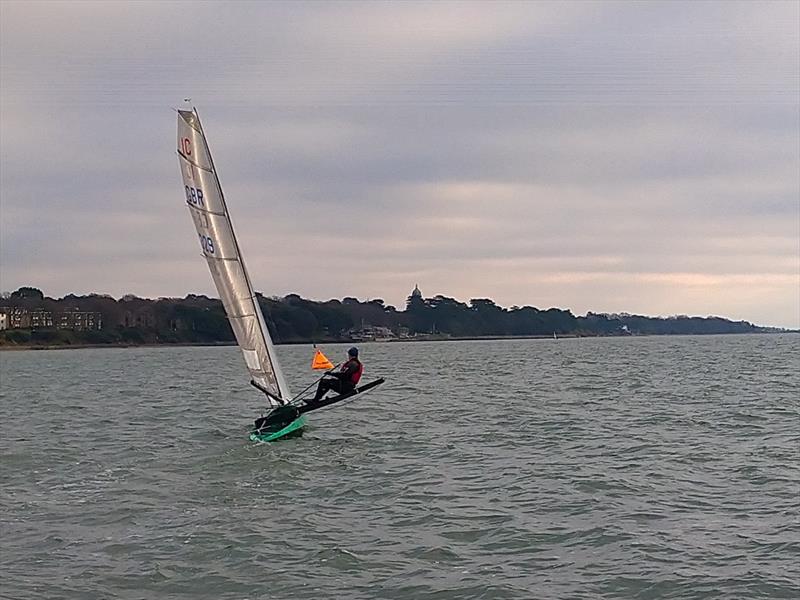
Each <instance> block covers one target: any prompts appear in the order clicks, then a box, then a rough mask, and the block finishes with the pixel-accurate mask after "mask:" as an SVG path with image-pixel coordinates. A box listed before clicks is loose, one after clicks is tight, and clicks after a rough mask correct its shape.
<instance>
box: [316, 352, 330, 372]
mask: <svg viewBox="0 0 800 600" xmlns="http://www.w3.org/2000/svg"><path fill="white" fill-rule="evenodd" d="M311 368H312V369H314V370H315V371H321V370H325V371H328V370H329V369H332V368H333V363H332V362H331V361H329V360H328V357H327V356H325V355H324V354H323V353H322V351H321V350H317V351H316V352H314V359H313V360H312V361H311Z"/></svg>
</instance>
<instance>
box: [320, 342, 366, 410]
mask: <svg viewBox="0 0 800 600" xmlns="http://www.w3.org/2000/svg"><path fill="white" fill-rule="evenodd" d="M363 372H364V365H363V363H362V362H361V361H360V360H358V348H356V347H355V346H353V347H352V348H350V349H349V350H348V351H347V361H346V362H345V363H344V364H343V365H342V368H341V369H339V370H338V371H333V370H331V371H328V372H327V373H325V375H323V379H322V380H321V381H320V382H319V385H318V386H317V393H316V394H315V395H314V398H313V399H312V400H311V402H312V403H313V402H318V401H319V400H322V398H323V396H325V394H327V393H328V391H330V390H333V391H334V392H336V393H337V394H347V393H349V392H352V391H353V390H354V389H355V388H356V385H358V381H359V379H361V374H362V373H363ZM326 375H327V376H328V377H330V379H328V378H326V377H325V376H326Z"/></svg>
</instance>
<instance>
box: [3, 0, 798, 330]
mask: <svg viewBox="0 0 800 600" xmlns="http://www.w3.org/2000/svg"><path fill="white" fill-rule="evenodd" d="M798 11H800V9H799V8H798V5H796V4H792V3H759V4H758V5H755V4H750V3H725V4H722V3H671V2H669V3H667V2H665V3H627V2H626V3H571V4H555V3H509V4H498V3H494V4H492V6H491V7H489V6H484V5H480V4H476V3H430V4H427V3H413V4H409V3H398V4H372V3H342V4H338V3H308V4H306V3H302V4H299V3H285V4H279V3H269V4H262V3H233V4H231V3H227V4H224V5H223V4H218V3H155V2H153V3H106V4H98V3H70V4H69V5H66V4H63V5H62V4H60V3H41V4H31V3H12V2H4V3H3V4H2V13H3V18H2V19H1V20H0V21H2V32H0V33H2V41H1V42H0V44H2V47H0V50H2V52H0V66H2V86H0V100H2V105H0V120H1V121H2V129H3V133H2V140H1V141H2V144H1V145H2V148H0V154H1V156H2V181H1V182H0V184H1V185H2V189H1V190H0V191H2V206H1V207H0V209H1V210H2V236H1V237H0V249H2V255H3V258H2V286H3V287H4V288H13V287H15V286H17V285H22V284H26V283H32V284H34V285H40V286H41V287H43V288H45V289H46V290H47V291H48V292H50V293H54V294H58V293H66V292H68V291H73V290H75V291H100V292H110V293H115V294H120V293H125V292H135V293H140V294H149V295H183V294H185V293H187V292H205V293H211V292H212V287H211V284H210V278H209V277H208V274H207V273H206V271H205V266H204V265H203V264H202V261H201V260H200V259H199V257H198V255H199V251H198V249H197V248H196V244H195V243H194V238H193V234H192V227H191V224H190V222H189V219H188V216H187V215H186V214H185V208H184V207H183V206H182V203H181V193H180V187H179V186H180V184H179V176H178V172H177V160H176V158H175V155H174V129H175V124H174V120H175V117H174V113H172V112H171V111H170V110H169V107H170V106H174V105H175V104H177V103H179V101H180V99H181V98H183V97H185V96H191V97H193V98H194V100H195V102H196V103H197V104H198V105H199V107H200V111H201V116H202V117H203V120H204V124H205V127H206V129H207V132H208V135H209V139H210V143H211V147H212V151H213V152H214V156H215V160H216V162H217V166H218V168H219V171H220V174H221V177H222V184H223V187H224V189H225V192H226V195H227V197H228V198H229V202H230V205H231V208H232V211H233V218H234V223H235V225H236V228H237V232H238V233H239V235H240V238H241V242H242V246H243V248H244V249H245V252H246V256H247V259H248V262H249V264H250V271H251V272H252V273H253V274H254V279H255V281H256V283H257V285H258V287H260V288H262V289H264V291H265V293H268V294H269V293H277V294H281V293H286V292H291V291H296V292H300V293H303V294H306V295H310V296H313V297H318V298H328V297H333V296H342V295H345V294H358V295H361V296H362V297H363V296H366V295H370V296H382V297H384V298H386V299H387V300H388V301H390V302H394V303H401V302H402V300H403V298H404V296H405V295H406V294H407V292H408V288H409V287H410V286H411V285H413V283H414V282H417V281H418V282H419V283H421V284H422V285H423V288H424V289H425V291H426V293H427V292H429V293H437V292H440V293H446V294H449V295H454V296H457V297H460V298H464V299H466V298H468V297H469V296H471V295H475V296H493V297H495V298H496V299H497V300H498V301H500V302H504V303H506V304H511V303H516V304H525V303H534V304H536V303H541V304H544V303H550V304H552V305H562V306H572V307H573V308H577V309H581V310H587V309H597V310H602V309H605V310H638V311H640V312H654V313H655V312H661V313H694V312H700V313H703V312H706V311H708V312H719V313H723V314H726V315H728V316H733V317H737V318H750V319H753V320H758V319H761V321H763V322H765V323H774V324H785V325H794V326H797V325H799V324H800V322H798V320H800V314H798V312H800V311H799V310H798V309H799V308H800V299H799V298H798V291H797V288H798V283H800V281H798V279H800V278H799V277H798V269H799V268H800V267H799V266H798V261H799V260H800V258H798V256H799V255H800V248H799V247H798V246H799V245H800V241H798V240H800V232H798V226H797V222H798V206H797V201H798V194H799V193H800V181H799V180H798V166H799V165H800V147H798V135H799V133H798V129H799V128H800V124H798V96H800V89H799V88H800V83H798V81H799V80H798V72H800V67H799V66H798V41H797V30H796V23H797V22H798V18H800V15H798ZM343 215H344V216H343ZM354 261H356V264H358V265H360V266H361V275H360V276H359V278H358V279H357V280H355V281H354V280H349V279H348V280H347V281H343V280H342V278H341V277H340V276H339V275H337V265H340V264H344V263H346V264H352V262H354ZM109 265H115V267H114V268H109ZM426 281H428V282H431V284H430V285H427V286H426V285H425V283H426ZM434 282H435V286H436V287H437V289H431V286H433V285H434ZM754 285H757V286H758V288H759V289H760V290H761V292H759V293H756V292H755V291H754V290H753V286H754ZM736 298H740V299H741V300H740V302H739V303H738V304H737V301H736ZM648 306H649V307H650V308H648ZM715 307H717V308H715Z"/></svg>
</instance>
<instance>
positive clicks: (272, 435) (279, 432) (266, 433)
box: [250, 415, 306, 442]
mask: <svg viewBox="0 0 800 600" xmlns="http://www.w3.org/2000/svg"><path fill="white" fill-rule="evenodd" d="M305 425H306V417H305V415H300V416H299V417H297V418H296V419H294V420H293V421H291V422H290V423H289V424H287V425H284V426H283V427H280V428H267V429H260V430H256V431H253V432H252V433H251V434H250V441H252V442H274V441H276V440H279V439H282V438H286V437H297V436H299V435H302V434H303V427H305Z"/></svg>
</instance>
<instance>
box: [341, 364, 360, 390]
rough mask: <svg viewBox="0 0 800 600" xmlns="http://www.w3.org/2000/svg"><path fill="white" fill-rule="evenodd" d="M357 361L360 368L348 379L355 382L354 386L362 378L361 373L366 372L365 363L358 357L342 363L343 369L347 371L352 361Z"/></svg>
mask: <svg viewBox="0 0 800 600" xmlns="http://www.w3.org/2000/svg"><path fill="white" fill-rule="evenodd" d="M352 361H356V363H357V364H358V370H357V371H355V372H354V373H353V374H352V375H350V379H349V380H348V382H349V383H352V384H353V387H355V386H357V385H358V382H359V380H360V379H361V374H362V373H363V372H364V363H362V362H361V361H360V360H358V359H357V358H351V359H350V360H349V361H347V362H346V363H344V364H343V365H342V371H346V370H347V367H348V365H349V364H350V363H351V362H352Z"/></svg>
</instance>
